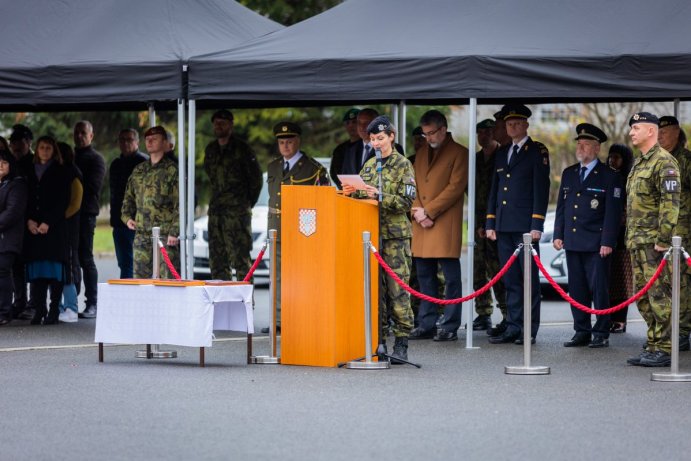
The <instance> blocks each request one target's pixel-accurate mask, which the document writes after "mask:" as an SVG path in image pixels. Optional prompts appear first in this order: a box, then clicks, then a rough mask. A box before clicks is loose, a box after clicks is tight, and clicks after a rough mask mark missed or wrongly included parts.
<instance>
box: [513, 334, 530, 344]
mask: <svg viewBox="0 0 691 461" xmlns="http://www.w3.org/2000/svg"><path fill="white" fill-rule="evenodd" d="M524 342H525V341H523V335H521V336H520V337H519V338H518V339H516V341H514V342H513V343H514V344H518V345H519V346H522V345H523V344H524ZM530 344H535V336H531V337H530Z"/></svg>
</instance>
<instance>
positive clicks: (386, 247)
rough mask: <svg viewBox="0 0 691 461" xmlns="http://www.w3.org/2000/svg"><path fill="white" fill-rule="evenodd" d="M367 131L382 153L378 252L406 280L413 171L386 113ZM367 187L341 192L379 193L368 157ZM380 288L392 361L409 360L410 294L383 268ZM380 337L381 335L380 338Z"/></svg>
mask: <svg viewBox="0 0 691 461" xmlns="http://www.w3.org/2000/svg"><path fill="white" fill-rule="evenodd" d="M367 132H368V133H370V140H371V142H372V146H373V147H374V149H375V150H376V149H380V150H381V153H382V164H383V167H382V193H383V197H382V204H381V218H380V219H381V227H380V230H379V231H380V236H381V242H382V243H381V248H379V252H380V254H381V256H382V258H384V261H386V263H387V264H388V265H389V266H390V267H391V269H393V270H394V272H395V273H396V275H398V276H399V277H400V278H401V280H403V281H404V282H405V283H408V280H409V278H410V265H411V257H412V256H411V251H410V239H411V237H412V227H411V224H410V220H409V219H408V213H409V212H410V207H411V206H412V204H413V200H414V199H415V172H414V171H413V166H412V165H411V163H410V162H409V161H408V159H406V158H405V157H404V156H403V155H401V154H399V153H398V152H397V151H396V149H395V147H394V138H395V133H396V130H395V128H394V126H393V124H392V123H391V121H390V120H389V118H388V117H386V116H384V115H381V116H379V117H377V118H375V119H374V120H372V122H371V123H370V124H369V125H368V127H367ZM360 176H361V177H362V180H363V181H364V182H365V184H367V187H366V189H364V190H358V191H356V190H355V189H354V188H353V186H351V185H344V187H343V193H344V194H346V195H352V196H353V197H355V198H374V199H376V198H377V197H378V193H379V192H378V187H379V175H378V173H377V160H376V158H371V159H369V160H367V161H366V162H365V164H364V165H363V166H362V171H360ZM381 274H382V277H383V282H382V286H383V292H382V293H380V303H379V304H380V309H379V317H380V319H381V320H380V321H381V322H382V324H386V321H387V319H388V318H391V319H392V320H393V333H394V336H395V338H396V339H395V343H394V349H393V354H392V360H391V363H393V364H400V363H402V362H401V361H400V360H398V359H402V360H408V335H409V334H410V331H411V330H412V329H413V311H412V309H411V308H410V296H409V295H408V293H407V292H406V291H405V290H404V289H403V288H401V287H400V286H399V285H398V284H397V283H396V282H395V281H394V280H393V279H392V278H391V277H390V276H388V275H386V276H385V273H384V271H382V272H381ZM382 339H383V338H380V340H382Z"/></svg>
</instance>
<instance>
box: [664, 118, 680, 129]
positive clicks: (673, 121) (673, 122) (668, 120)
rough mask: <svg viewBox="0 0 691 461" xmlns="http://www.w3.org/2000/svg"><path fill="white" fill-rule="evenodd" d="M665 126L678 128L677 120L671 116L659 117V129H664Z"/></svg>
mask: <svg viewBox="0 0 691 461" xmlns="http://www.w3.org/2000/svg"><path fill="white" fill-rule="evenodd" d="M666 126H679V120H677V118H676V117H674V116H672V115H664V116H662V117H660V128H664V127H666Z"/></svg>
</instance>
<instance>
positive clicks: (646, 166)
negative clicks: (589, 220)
mask: <svg viewBox="0 0 691 461" xmlns="http://www.w3.org/2000/svg"><path fill="white" fill-rule="evenodd" d="M658 123H659V120H658V118H657V116H655V115H653V114H651V113H649V112H639V113H636V114H634V115H633V117H631V120H629V125H630V126H631V130H630V132H629V136H631V141H632V142H633V145H634V146H635V147H637V148H638V149H639V150H640V151H641V154H640V155H639V156H638V157H637V158H636V159H635V161H634V164H633V168H632V169H631V172H630V173H629V178H628V181H627V183H626V247H627V248H628V249H629V251H630V252H631V266H632V268H633V277H634V284H635V288H634V289H635V290H636V291H638V290H640V289H641V288H643V286H644V285H645V284H646V282H647V281H648V280H650V278H651V277H652V276H653V274H654V273H655V270H656V269H657V267H658V266H659V264H660V261H661V260H662V257H663V255H664V252H665V251H666V250H667V249H668V248H669V247H670V246H671V244H672V234H673V231H674V227H675V226H676V224H677V218H678V216H679V195H680V190H681V185H680V179H679V165H678V164H677V161H676V160H675V159H674V157H672V155H671V154H670V153H669V152H667V151H666V150H664V149H663V148H662V147H660V145H659V144H658V143H657V135H658ZM670 275H671V274H670V270H669V269H666V270H665V271H663V273H662V276H661V277H660V278H659V279H658V281H657V282H656V283H655V284H654V285H653V286H652V287H651V289H650V290H649V291H648V292H647V293H646V294H645V295H643V297H642V298H641V299H639V300H638V303H637V304H638V310H639V312H640V313H641V316H642V317H643V319H644V320H645V322H646V324H647V325H648V342H647V347H646V348H645V349H644V350H643V352H641V354H640V355H639V356H636V357H631V358H630V359H628V361H627V362H628V363H629V364H630V365H636V366H647V367H666V366H669V364H670V361H671V358H670V355H669V353H670V351H671V347H672V344H671V338H670V333H671V322H670V320H671V318H670V317H671V311H672V299H671V297H672V285H671V283H670Z"/></svg>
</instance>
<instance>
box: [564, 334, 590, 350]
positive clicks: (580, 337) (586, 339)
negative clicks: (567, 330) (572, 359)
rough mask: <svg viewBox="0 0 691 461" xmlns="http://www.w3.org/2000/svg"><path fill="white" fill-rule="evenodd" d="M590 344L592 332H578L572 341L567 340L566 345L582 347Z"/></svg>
mask: <svg viewBox="0 0 691 461" xmlns="http://www.w3.org/2000/svg"><path fill="white" fill-rule="evenodd" d="M588 345H590V333H576V334H575V335H573V338H571V341H566V342H565V343H564V347H582V346H588Z"/></svg>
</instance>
